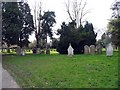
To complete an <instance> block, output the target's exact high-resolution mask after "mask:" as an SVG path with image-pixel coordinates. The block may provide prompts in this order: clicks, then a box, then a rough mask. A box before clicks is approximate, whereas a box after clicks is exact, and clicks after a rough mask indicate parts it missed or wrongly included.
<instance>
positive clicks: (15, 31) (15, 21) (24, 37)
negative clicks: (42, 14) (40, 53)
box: [2, 2, 34, 47]
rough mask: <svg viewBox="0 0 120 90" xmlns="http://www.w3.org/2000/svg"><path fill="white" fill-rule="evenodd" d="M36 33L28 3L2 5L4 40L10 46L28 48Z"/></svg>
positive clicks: (6, 3) (5, 3)
mask: <svg viewBox="0 0 120 90" xmlns="http://www.w3.org/2000/svg"><path fill="white" fill-rule="evenodd" d="M32 31H34V26H33V18H32V15H31V13H30V8H29V6H28V4H27V3H23V2H19V3H18V2H4V3H2V39H3V41H5V42H6V43H7V45H8V47H9V46H10V45H15V44H16V45H19V46H20V47H23V46H28V43H29V41H28V39H29V35H30V34H31V33H32Z"/></svg>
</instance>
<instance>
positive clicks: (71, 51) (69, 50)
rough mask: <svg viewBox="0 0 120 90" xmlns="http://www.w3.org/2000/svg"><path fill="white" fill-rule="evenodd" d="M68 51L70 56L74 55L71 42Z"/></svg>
mask: <svg viewBox="0 0 120 90" xmlns="http://www.w3.org/2000/svg"><path fill="white" fill-rule="evenodd" d="M67 51H68V56H73V55H74V49H73V48H72V46H71V44H69V47H68V49H67Z"/></svg>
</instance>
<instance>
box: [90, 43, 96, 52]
mask: <svg viewBox="0 0 120 90" xmlns="http://www.w3.org/2000/svg"><path fill="white" fill-rule="evenodd" d="M90 54H95V46H94V45H90Z"/></svg>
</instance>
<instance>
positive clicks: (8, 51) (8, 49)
mask: <svg viewBox="0 0 120 90" xmlns="http://www.w3.org/2000/svg"><path fill="white" fill-rule="evenodd" d="M7 53H10V45H9V44H8V47H7Z"/></svg>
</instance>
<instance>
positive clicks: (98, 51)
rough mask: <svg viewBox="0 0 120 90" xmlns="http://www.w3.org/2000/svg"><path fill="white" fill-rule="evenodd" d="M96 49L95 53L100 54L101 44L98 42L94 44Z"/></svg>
mask: <svg viewBox="0 0 120 90" xmlns="http://www.w3.org/2000/svg"><path fill="white" fill-rule="evenodd" d="M96 49H97V54H102V45H101V44H98V45H97V46H96Z"/></svg>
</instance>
